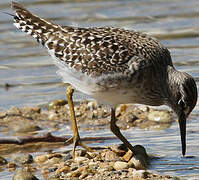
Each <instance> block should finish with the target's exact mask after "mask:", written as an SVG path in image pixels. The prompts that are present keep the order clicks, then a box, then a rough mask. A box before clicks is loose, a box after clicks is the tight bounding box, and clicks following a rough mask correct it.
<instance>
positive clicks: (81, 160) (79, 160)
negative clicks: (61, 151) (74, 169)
mask: <svg viewBox="0 0 199 180" xmlns="http://www.w3.org/2000/svg"><path fill="white" fill-rule="evenodd" d="M87 160H88V158H86V157H81V156H79V157H75V159H74V162H77V163H82V162H83V161H87Z"/></svg>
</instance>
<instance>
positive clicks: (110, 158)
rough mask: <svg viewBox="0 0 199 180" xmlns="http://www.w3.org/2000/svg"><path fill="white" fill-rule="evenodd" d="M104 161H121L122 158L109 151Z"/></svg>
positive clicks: (105, 153)
mask: <svg viewBox="0 0 199 180" xmlns="http://www.w3.org/2000/svg"><path fill="white" fill-rule="evenodd" d="M104 160H105V161H119V160H120V158H119V157H118V156H117V154H116V153H115V152H113V151H110V150H108V151H106V152H104Z"/></svg>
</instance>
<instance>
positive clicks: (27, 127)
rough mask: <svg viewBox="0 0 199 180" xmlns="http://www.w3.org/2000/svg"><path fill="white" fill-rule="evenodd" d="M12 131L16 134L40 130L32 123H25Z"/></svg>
mask: <svg viewBox="0 0 199 180" xmlns="http://www.w3.org/2000/svg"><path fill="white" fill-rule="evenodd" d="M14 130H15V131H16V132H18V133H26V132H35V131H39V130H41V128H40V127H39V126H38V125H36V124H33V123H25V124H23V125H20V124H19V125H18V126H14Z"/></svg>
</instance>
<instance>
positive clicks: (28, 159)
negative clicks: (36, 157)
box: [13, 154, 33, 164]
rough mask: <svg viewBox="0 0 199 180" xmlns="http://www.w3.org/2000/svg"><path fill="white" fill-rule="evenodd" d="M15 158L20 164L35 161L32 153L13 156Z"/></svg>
mask: <svg viewBox="0 0 199 180" xmlns="http://www.w3.org/2000/svg"><path fill="white" fill-rule="evenodd" d="M13 160H14V161H15V162H16V163H19V164H29V163H32V162H33V157H32V155H31V154H20V155H17V156H16V157H13Z"/></svg>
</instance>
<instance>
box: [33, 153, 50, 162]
mask: <svg viewBox="0 0 199 180" xmlns="http://www.w3.org/2000/svg"><path fill="white" fill-rule="evenodd" d="M46 160H48V157H47V155H39V156H36V157H35V159H34V162H35V163H37V164H41V163H44V162H45V161H46Z"/></svg>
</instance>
